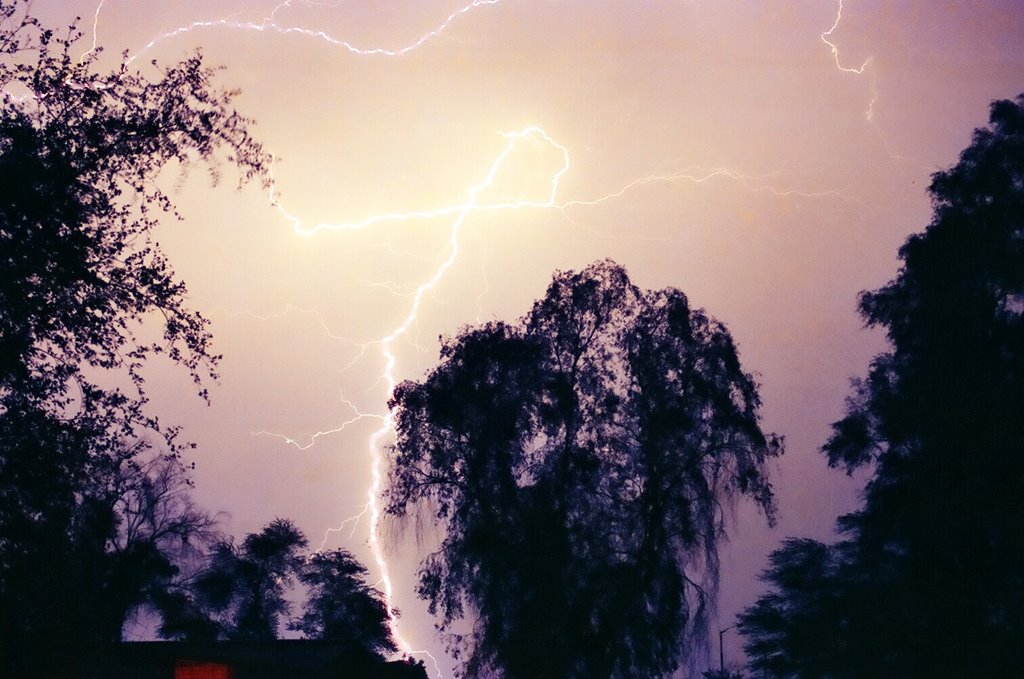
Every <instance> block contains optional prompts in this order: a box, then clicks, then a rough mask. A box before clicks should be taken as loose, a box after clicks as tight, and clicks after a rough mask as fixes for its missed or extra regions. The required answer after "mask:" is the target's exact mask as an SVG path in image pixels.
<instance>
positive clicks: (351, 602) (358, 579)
mask: <svg viewBox="0 0 1024 679" xmlns="http://www.w3.org/2000/svg"><path fill="white" fill-rule="evenodd" d="M299 580H300V581H301V582H302V583H303V584H304V585H305V586H306V588H307V599H306V605H305V610H304V612H303V614H302V616H301V617H300V618H299V619H298V620H296V621H295V622H293V623H292V624H291V625H290V626H289V627H290V629H292V630H295V631H298V632H302V633H303V634H304V635H305V636H306V637H307V638H309V639H322V640H325V641H333V642H337V643H341V644H353V645H356V646H359V647H361V648H363V649H365V650H367V651H369V652H370V653H373V654H374V655H381V654H384V653H394V652H396V651H397V650H398V647H397V646H396V645H395V641H394V639H393V638H392V637H391V629H390V628H389V627H388V609H387V604H386V602H385V601H384V597H383V595H382V594H381V593H380V592H378V591H377V590H376V589H373V588H372V587H370V586H369V585H367V584H366V568H365V567H364V566H363V565H362V564H361V563H359V562H358V561H356V559H355V557H353V556H352V555H351V554H350V553H348V552H346V551H345V550H342V549H338V550H334V551H330V552H316V553H315V554H313V555H312V556H310V557H309V558H308V559H307V560H306V562H305V563H304V564H303V566H302V568H301V570H300V571H299Z"/></svg>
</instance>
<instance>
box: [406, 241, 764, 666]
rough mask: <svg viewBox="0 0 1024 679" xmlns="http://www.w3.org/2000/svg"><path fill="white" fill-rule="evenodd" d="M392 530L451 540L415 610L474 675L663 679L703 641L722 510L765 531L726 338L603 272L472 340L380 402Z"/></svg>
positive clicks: (555, 289)
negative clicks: (738, 513) (420, 524)
mask: <svg viewBox="0 0 1024 679" xmlns="http://www.w3.org/2000/svg"><path fill="white" fill-rule="evenodd" d="M391 405H392V407H393V408H394V412H395V415H396V429H397V433H398V438H397V444H396V447H395V459H394V464H393V467H392V471H391V478H390V488H389V490H388V511H389V512H390V513H391V514H393V515H397V516H404V515H406V514H408V513H413V512H416V511H417V510H418V509H429V511H431V512H433V514H434V516H435V517H436V519H437V520H439V521H441V522H442V523H443V526H444V529H445V537H444V539H443V541H442V543H441V545H440V547H439V549H438V550H437V551H436V552H435V553H433V554H432V555H430V556H429V557H428V558H427V559H426V560H425V561H424V563H423V565H422V569H421V572H420V583H419V593H420V595H421V596H422V597H423V598H425V599H427V600H428V601H429V602H430V610H431V611H432V612H434V613H436V614H438V615H439V616H440V623H439V625H440V627H441V629H442V630H445V631H448V632H454V631H455V630H456V629H458V624H457V622H456V621H457V620H458V619H459V618H462V617H464V616H469V617H471V618H473V619H474V620H475V623H474V626H473V629H472V632H471V633H470V634H468V635H466V636H464V637H461V638H460V637H459V636H457V635H453V647H454V649H455V650H456V651H462V652H465V653H466V654H467V655H466V656H465V662H464V666H463V672H464V674H465V675H466V676H471V677H472V676H492V675H495V676H506V677H539V676H550V677H555V676H557V677H597V676H621V677H635V676H659V675H666V674H669V673H671V672H672V671H673V670H675V669H676V668H677V667H678V666H679V665H680V663H681V662H682V661H684V660H686V659H687V656H688V654H690V653H691V651H692V648H693V644H692V643H690V642H692V641H694V640H696V639H699V638H700V637H701V636H702V633H703V632H704V628H705V625H706V620H707V614H708V612H709V610H710V607H711V606H712V604H713V598H714V593H715V587H716V578H717V569H718V560H717V546H718V542H719V540H720V539H721V538H722V537H723V536H724V534H725V531H724V511H725V510H724V509H723V507H724V505H726V504H727V503H728V502H729V501H731V500H733V499H735V498H737V497H738V496H740V495H741V494H746V495H749V496H751V497H752V498H754V500H755V501H756V502H757V503H758V504H759V506H760V507H761V508H762V509H763V510H764V511H765V512H766V513H767V514H768V516H769V517H771V516H772V512H773V505H772V494H771V488H770V486H769V484H768V481H767V478H766V474H765V463H766V462H767V460H768V459H769V458H770V457H772V456H774V455H777V454H779V453H780V452H781V442H780V441H779V440H778V438H777V437H775V436H773V435H770V434H765V433H763V432H762V431H761V429H760V426H759V423H758V408H759V405H760V402H759V398H758V394H757V388H756V384H755V382H754V380H753V379H752V378H751V376H750V375H748V374H746V373H744V372H743V371H742V369H741V368H740V364H739V359H738V356H737V352H736V349H735V346H734V345H733V342H732V339H731V337H730V336H729V333H728V332H727V331H726V329H725V328H724V326H722V324H721V323H719V322H717V321H715V320H714V319H712V318H710V317H709V316H707V315H706V314H705V313H704V312H703V311H701V310H695V309H691V308H690V306H689V303H688V301H687V299H686V297H685V296H684V295H683V294H682V293H681V292H679V291H678V290H672V289H668V290H659V291H652V292H644V291H641V290H640V289H638V288H637V287H635V286H634V285H633V284H632V283H630V281H629V279H628V277H627V275H626V272H625V271H624V270H623V269H622V268H621V267H619V266H617V265H616V264H614V263H612V262H608V261H605V262H598V263H596V264H593V265H591V266H589V267H587V268H586V269H584V270H583V271H580V272H560V273H556V274H555V276H554V280H553V281H552V283H551V285H550V287H549V288H548V291H547V294H546V295H545V296H544V298H543V299H541V300H539V301H538V302H537V303H536V304H535V305H534V307H533V310H532V311H531V312H530V313H529V314H528V315H527V316H525V317H524V318H523V319H522V320H520V321H519V322H518V323H515V324H507V323H489V324H486V325H483V326H479V327H475V328H468V329H466V330H464V331H462V332H461V333H460V334H459V335H458V336H457V337H455V338H454V339H450V340H448V341H446V342H445V343H444V345H443V347H442V350H441V363H440V365H439V366H438V367H437V368H435V369H434V370H433V372H431V373H430V374H429V375H428V376H427V378H426V379H425V380H424V381H423V382H421V383H414V382H405V383H403V384H401V385H399V386H398V387H397V389H396V390H395V393H394V398H393V401H392V404H391Z"/></svg>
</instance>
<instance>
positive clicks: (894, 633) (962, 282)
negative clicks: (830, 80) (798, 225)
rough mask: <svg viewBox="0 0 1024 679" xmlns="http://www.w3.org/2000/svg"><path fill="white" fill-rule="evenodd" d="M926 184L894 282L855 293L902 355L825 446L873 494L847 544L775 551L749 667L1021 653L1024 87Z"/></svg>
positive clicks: (825, 666)
mask: <svg viewBox="0 0 1024 679" xmlns="http://www.w3.org/2000/svg"><path fill="white" fill-rule="evenodd" d="M930 192H931V195H932V200H933V205H934V217H933V219H932V222H931V224H930V225H929V226H928V228H927V229H926V230H925V231H924V232H923V233H920V234H916V235H913V236H911V237H910V238H909V239H908V240H907V242H906V243H905V244H904V245H903V247H902V248H901V249H900V258H901V259H902V261H903V265H902V267H901V268H900V271H899V273H898V274H897V276H896V278H895V279H894V280H893V281H891V282H890V283H888V284H887V285H885V286H884V287H882V288H881V289H879V290H876V291H873V292H866V293H863V294H862V295H861V297H860V310H861V315H862V316H863V317H864V318H865V320H866V321H867V322H868V323H869V324H870V325H876V326H880V327H884V328H885V329H886V332H887V335H888V338H889V341H890V344H891V350H890V351H889V352H887V353H885V354H882V355H880V356H878V357H876V358H875V360H874V361H873V362H872V364H871V368H870V371H869V373H868V377H867V379H866V380H865V381H863V382H858V383H856V384H855V387H854V394H853V396H852V397H851V399H850V401H849V406H848V413H847V415H846V417H845V418H844V419H842V420H841V421H839V422H838V423H836V424H835V426H834V432H833V434H832V437H831V438H830V439H829V441H828V442H827V443H826V444H825V446H824V448H823V451H824V452H825V454H826V455H828V458H829V462H830V463H831V464H832V465H844V466H845V467H846V468H847V470H853V469H856V468H858V467H861V466H864V465H871V466H872V470H873V477H872V478H871V480H870V482H869V483H868V485H867V488H866V490H865V493H864V504H863V507H862V508H861V509H860V510H859V511H857V512H855V513H853V514H851V515H849V516H845V517H842V518H841V519H840V521H839V527H840V529H841V530H842V531H843V532H844V533H845V535H846V539H845V540H844V541H843V542H841V543H839V544H838V545H836V546H835V547H827V546H825V545H820V544H815V543H811V542H808V541H799V542H790V543H788V544H787V545H785V546H784V547H783V548H782V549H781V550H780V551H779V552H776V553H775V554H774V555H773V556H772V565H771V567H770V568H769V569H768V571H767V572H766V574H765V576H766V579H767V580H768V582H770V583H771V584H772V585H773V587H774V591H772V592H770V593H769V594H768V595H766V596H765V597H763V598H762V599H761V600H760V601H759V602H758V603H757V604H756V605H755V606H754V607H753V608H752V609H748V611H747V612H746V613H745V614H744V615H743V617H742V619H743V628H744V630H745V632H746V633H747V634H748V638H749V639H750V645H749V646H748V651H749V652H750V653H751V655H752V658H753V659H752V665H753V667H755V668H758V669H762V670H765V671H768V672H770V673H772V674H773V675H774V676H826V675H827V676H835V677H842V676H850V677H855V676H1009V675H1012V674H1015V673H1017V672H1019V668H1020V666H1021V664H1022V662H1024V650H1022V649H1024V646H1022V645H1021V643H1020V640H1021V639H1022V638H1024V615H1022V611H1024V578H1022V575H1021V574H1022V573H1024V552H1022V551H1021V549H1020V546H1021V545H1022V544H1024V500H1022V498H1024V485H1022V479H1024V418H1022V417H1021V413H1024V95H1021V96H1019V97H1018V98H1017V99H1016V100H1015V101H1009V100H1003V101H997V102H995V103H993V105H992V108H991V117H990V122H989V126H988V127H987V128H984V129H979V130H977V131H975V133H974V137H973V140H972V143H971V145H970V146H969V147H968V148H967V149H966V150H964V152H963V153H962V154H961V156H960V161H959V162H958V163H957V164H956V165H955V166H954V167H952V168H951V169H949V170H946V171H943V172H939V173H936V174H935V175H934V176H933V181H932V185H931V188H930ZM816 555H822V559H824V560H818V559H817V558H816ZM809 560H810V564H811V565H808V561H809ZM794 564H802V565H801V566H800V567H799V568H794V567H793V565H794ZM825 565H827V567H825Z"/></svg>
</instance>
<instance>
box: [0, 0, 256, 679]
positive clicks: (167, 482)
mask: <svg viewBox="0 0 1024 679" xmlns="http://www.w3.org/2000/svg"><path fill="white" fill-rule="evenodd" d="M29 10H30V3H29V2H27V1H25V0H0V91H2V95H0V96H2V100H0V272H2V274H0V666H3V667H5V668H7V669H10V670H11V671H12V672H13V673H14V674H15V675H20V676H27V674H26V673H27V672H28V670H27V669H24V668H22V665H19V664H12V663H22V664H24V667H25V668H27V667H29V666H32V663H33V662H34V661H35V660H40V659H41V660H42V661H45V662H51V664H53V667H54V668H57V667H59V663H60V662H61V660H60V656H61V654H66V655H68V656H69V657H74V656H75V654H76V653H79V652H80V651H83V649H85V650H89V649H95V648H97V647H99V646H100V645H102V644H103V643H105V642H109V641H112V640H117V639H120V636H121V633H122V630H121V627H122V625H123V623H124V621H125V620H126V618H127V617H128V616H129V615H130V614H131V611H132V610H134V608H136V607H137V606H139V605H142V604H144V603H146V602H149V601H151V600H153V599H154V598H161V597H166V596H167V595H168V594H169V592H170V591H171V589H173V586H174V585H175V583H178V584H180V583H179V582H178V581H179V580H180V577H181V573H180V571H181V567H182V566H183V565H184V564H183V563H182V562H181V558H183V557H184V552H185V551H190V550H192V549H195V548H199V547H201V546H202V542H203V539H204V537H205V536H207V534H208V531H209V528H210V525H211V521H210V518H209V516H207V515H206V514H204V513H203V512H200V511H198V510H196V509H195V508H194V507H193V506H192V505H191V503H190V501H189V500H188V494H187V490H188V486H187V474H186V472H187V469H185V467H184V466H182V465H181V463H180V462H179V460H178V458H177V456H178V454H179V453H180V451H181V450H182V447H183V446H184V444H183V443H181V442H180V441H178V440H177V438H176V434H177V430H176V429H175V428H173V427H164V426H162V425H161V424H160V423H159V422H158V420H157V418H156V416H155V415H154V414H153V413H151V412H149V410H148V408H147V399H146V393H145V389H144V386H145V385H144V381H143V376H142V372H141V371H142V368H143V365H144V363H145V362H146V360H147V359H148V358H150V357H152V356H154V355H165V356H167V357H168V358H169V359H170V360H171V361H172V362H174V363H177V364H179V365H180V366H182V367H183V368H184V369H185V370H186V371H188V372H189V373H190V374H191V375H192V377H193V378H194V380H195V381H196V388H197V390H198V391H199V392H200V394H201V395H203V396H205V385H206V384H207V383H208V382H209V380H210V379H213V378H215V377H216V372H215V370H216V365H217V359H218V357H217V356H216V355H215V354H214V353H213V352H212V349H211V345H210V334H209V332H208V328H207V321H206V319H205V318H203V317H202V316H201V315H199V314H198V313H197V312H195V311H193V310H191V309H189V308H188V306H187V304H186V292H187V291H186V289H185V286H184V284H183V283H182V282H181V281H180V280H179V279H178V278H177V277H176V276H175V273H174V271H173V269H172V267H171V266H170V264H169V263H168V261H167V259H166V258H165V257H164V255H163V253H162V252H161V251H160V248H159V246H158V245H157V244H156V243H155V242H153V240H152V230H153V228H154V226H155V225H156V224H157V220H158V219H159V218H160V216H161V215H163V214H164V213H168V212H171V213H173V206H172V205H171V201H170V198H169V197H168V196H167V195H166V194H165V193H164V192H163V191H162V190H161V189H160V188H159V182H158V179H159V176H160V174H161V172H162V170H164V169H165V168H168V167H171V168H177V169H179V170H181V171H184V170H185V169H186V168H188V167H190V166H193V165H196V164H203V165H205V166H206V167H208V168H210V171H211V172H212V173H213V176H214V178H216V176H217V175H218V174H219V171H220V170H219V168H221V167H223V166H224V165H231V166H234V167H236V168H237V169H238V171H239V175H240V178H241V180H242V181H247V180H251V179H257V180H259V179H262V180H266V178H267V176H268V174H267V172H268V170H267V168H268V167H269V156H268V155H267V154H266V153H264V152H263V150H262V149H261V147H260V146H259V144H258V143H256V142H255V141H254V140H253V139H252V138H251V137H250V135H249V131H248V129H249V125H250V121H248V120H247V119H245V118H243V117H241V116H239V115H238V114H237V113H236V112H235V111H234V110H233V108H232V105H231V101H232V98H233V96H234V93H233V92H229V91H223V90H221V89H219V88H218V87H217V86H216V85H215V84H214V72H213V71H212V70H211V69H209V68H207V67H205V66H204V65H203V63H202V59H201V57H200V56H199V55H198V54H197V55H195V56H193V57H190V58H188V59H186V60H185V61H182V62H181V63H178V64H175V65H173V66H171V67H169V68H158V67H156V66H155V65H154V66H153V70H152V71H151V73H152V74H153V75H152V77H149V76H146V75H143V74H142V73H141V72H134V71H129V70H128V68H127V67H126V66H122V67H120V68H119V69H118V70H116V71H114V72H112V73H97V72H96V68H95V58H96V53H93V55H91V56H87V57H85V58H84V59H81V60H80V59H79V58H78V55H77V53H76V50H78V51H85V50H84V49H80V45H77V44H76V41H78V39H79V38H80V33H79V32H78V31H77V29H75V28H74V27H72V28H70V29H67V31H66V33H64V34H63V37H61V36H60V35H58V34H57V33H55V32H54V31H52V30H50V29H48V28H46V27H43V26H41V25H40V24H39V23H38V22H37V21H36V20H35V19H34V18H33V17H32V16H31V15H30V13H29ZM147 68H148V67H147ZM154 337H155V338H157V339H155V340H154V339H153V338H154ZM115 385H122V386H120V387H118V386H115ZM151 440H156V441H157V442H158V443H153V444H152V445H150V444H149V443H147V441H151ZM83 657H84V656H83ZM33 667H34V669H33V670H32V671H36V672H44V673H45V672H48V671H50V670H48V669H47V667H46V666H44V665H38V666H33Z"/></svg>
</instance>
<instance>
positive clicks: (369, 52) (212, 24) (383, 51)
mask: <svg viewBox="0 0 1024 679" xmlns="http://www.w3.org/2000/svg"><path fill="white" fill-rule="evenodd" d="M294 2H295V0H285V2H282V3H280V4H279V5H277V6H276V7H274V9H273V10H271V12H270V13H269V14H267V15H266V16H264V17H263V18H262V19H261V20H259V21H239V20H237V19H232V18H223V19H207V20H202V21H193V22H192V23H190V24H188V25H186V26H181V27H179V28H176V29H174V30H172V31H168V32H166V33H162V34H160V35H158V36H157V37H155V38H153V39H152V40H150V41H149V42H148V43H146V45H145V46H144V47H143V48H142V49H141V50H139V52H138V53H136V54H135V55H133V56H132V57H131V58H130V59H128V60H127V62H126V63H129V64H130V63H132V62H133V61H135V60H136V59H137V58H139V57H141V56H143V55H144V54H145V53H146V52H148V51H149V50H151V49H153V47H155V46H156V45H157V44H159V43H161V42H163V41H165V40H169V39H171V38H175V37H178V36H180V35H184V34H186V33H191V32H193V31H197V30H202V29H208V28H228V29H235V30H243V31H256V32H259V33H277V34H279V35H300V36H304V37H307V38H314V39H316V40H321V41H324V42H327V43H329V44H331V45H335V46H337V47H342V48H344V49H346V50H348V51H349V52H351V53H352V54H356V55H359V56H364V57H401V56H403V55H406V54H408V53H409V52H412V51H414V50H417V49H419V48H420V47H422V46H423V45H425V44H426V43H428V42H430V41H431V40H433V39H435V38H437V37H439V36H440V35H441V34H442V33H444V32H445V31H447V30H448V28H449V27H450V26H451V25H452V24H453V23H455V22H456V21H457V20H458V19H459V18H460V17H462V16H463V15H465V14H468V13H469V12H471V11H473V10H474V9H477V8H479V7H484V6H487V5H497V4H498V3H500V2H501V0H473V2H470V3H469V4H467V5H463V6H462V7H460V8H459V9H456V10H455V11H453V12H452V13H450V14H449V15H448V16H447V17H445V19H444V20H443V21H442V22H441V23H440V24H439V25H438V26H437V27H435V28H433V29H432V30H429V31H427V32H426V33H423V34H422V35H420V36H419V37H418V38H416V39H415V40H413V41H412V42H410V43H408V44H406V45H405V46H404V47H399V48H396V49H388V48H384V47H369V48H366V47H359V46H358V45H355V44H354V43H352V42H349V41H348V40H345V39H343V38H339V37H336V36H333V35H331V34H330V33H327V32H326V31H322V30H315V29H311V28H301V27H299V26H282V25H281V24H279V23H278V22H277V14H278V12H280V11H281V10H283V9H285V8H291V7H292V5H293V4H294ZM102 4H103V3H102V2H101V3H100V5H101V6H102ZM96 16H97V18H98V16H99V7H97V9H96ZM94 38H95V32H94Z"/></svg>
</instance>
